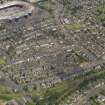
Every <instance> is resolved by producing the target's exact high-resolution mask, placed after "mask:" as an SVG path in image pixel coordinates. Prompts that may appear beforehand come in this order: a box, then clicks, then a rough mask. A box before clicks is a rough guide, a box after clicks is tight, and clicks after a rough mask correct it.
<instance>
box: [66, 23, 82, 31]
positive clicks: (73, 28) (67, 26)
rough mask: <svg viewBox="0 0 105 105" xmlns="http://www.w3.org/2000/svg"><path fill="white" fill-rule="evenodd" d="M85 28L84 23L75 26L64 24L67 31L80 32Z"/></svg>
mask: <svg viewBox="0 0 105 105" xmlns="http://www.w3.org/2000/svg"><path fill="white" fill-rule="evenodd" d="M82 27H83V24H82V23H75V24H64V28H65V29H67V30H79V29H81V28H82Z"/></svg>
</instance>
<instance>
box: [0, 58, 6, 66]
mask: <svg viewBox="0 0 105 105" xmlns="http://www.w3.org/2000/svg"><path fill="white" fill-rule="evenodd" d="M5 63H6V62H5V60H4V59H3V58H2V57H0V65H2V64H5Z"/></svg>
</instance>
